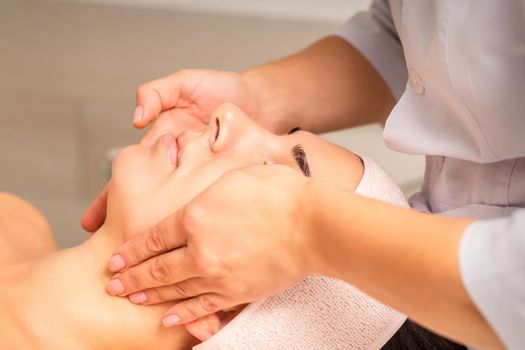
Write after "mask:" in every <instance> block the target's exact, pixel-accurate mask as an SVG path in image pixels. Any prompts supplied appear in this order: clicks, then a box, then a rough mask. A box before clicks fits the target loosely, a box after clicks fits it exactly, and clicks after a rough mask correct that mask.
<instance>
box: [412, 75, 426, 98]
mask: <svg viewBox="0 0 525 350" xmlns="http://www.w3.org/2000/svg"><path fill="white" fill-rule="evenodd" d="M408 81H409V82H410V86H412V89H413V90H414V92H415V93H416V94H418V95H422V94H423V93H424V92H425V84H423V79H421V77H420V76H419V74H417V72H416V71H415V70H413V69H409V70H408Z"/></svg>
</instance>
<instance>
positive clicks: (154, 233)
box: [146, 225, 166, 253]
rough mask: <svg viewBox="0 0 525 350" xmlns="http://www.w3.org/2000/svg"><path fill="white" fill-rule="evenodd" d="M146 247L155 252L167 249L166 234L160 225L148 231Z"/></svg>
mask: <svg viewBox="0 0 525 350" xmlns="http://www.w3.org/2000/svg"><path fill="white" fill-rule="evenodd" d="M146 248H147V249H148V250H149V251H150V252H153V253H159V252H164V251H166V243H165V242H164V234H163V232H162V230H161V229H160V227H159V226H158V225H155V226H153V227H152V228H151V230H150V231H149V232H148V235H147V236H146Z"/></svg>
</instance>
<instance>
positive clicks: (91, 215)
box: [80, 185, 108, 232]
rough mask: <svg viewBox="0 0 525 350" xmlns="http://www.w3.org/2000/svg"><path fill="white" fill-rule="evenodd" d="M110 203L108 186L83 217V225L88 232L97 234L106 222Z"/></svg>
mask: <svg viewBox="0 0 525 350" xmlns="http://www.w3.org/2000/svg"><path fill="white" fill-rule="evenodd" d="M107 202H108V185H106V186H105V187H104V189H103V190H102V192H100V194H99V195H98V196H97V198H95V200H94V201H93V202H92V203H91V205H90V206H89V208H88V209H87V210H86V212H85V213H84V215H83V216H82V220H81V223H80V224H81V225H82V228H83V229H84V230H86V231H87V232H95V231H96V230H98V229H99V228H100V227H101V226H102V224H103V223H104V221H105V220H106V208H107Z"/></svg>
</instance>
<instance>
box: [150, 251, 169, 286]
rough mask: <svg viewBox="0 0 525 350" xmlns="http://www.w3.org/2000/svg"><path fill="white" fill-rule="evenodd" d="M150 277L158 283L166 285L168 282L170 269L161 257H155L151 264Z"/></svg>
mask: <svg viewBox="0 0 525 350" xmlns="http://www.w3.org/2000/svg"><path fill="white" fill-rule="evenodd" d="M150 274H151V277H152V278H153V279H154V280H155V281H157V282H160V283H163V284H167V283H169V280H170V269H169V266H168V264H166V262H165V261H164V259H162V257H156V258H154V259H153V262H152V264H151V271H150Z"/></svg>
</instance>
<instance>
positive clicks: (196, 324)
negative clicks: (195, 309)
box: [184, 314, 221, 342]
mask: <svg viewBox="0 0 525 350" xmlns="http://www.w3.org/2000/svg"><path fill="white" fill-rule="evenodd" d="M220 325H221V320H220V319H219V316H218V315H217V314H211V315H208V316H205V317H203V318H199V319H198V320H196V321H193V322H190V323H187V324H186V325H184V328H186V330H187V331H188V333H190V334H191V335H193V336H194V337H195V338H197V339H199V340H200V341H201V342H203V341H205V340H208V338H211V337H212V336H213V335H214V334H215V333H217V332H218V331H219V329H220Z"/></svg>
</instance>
